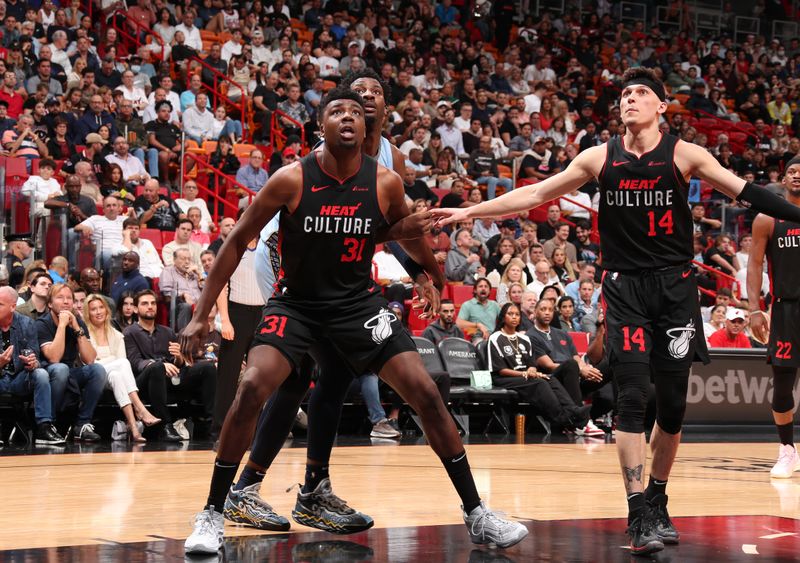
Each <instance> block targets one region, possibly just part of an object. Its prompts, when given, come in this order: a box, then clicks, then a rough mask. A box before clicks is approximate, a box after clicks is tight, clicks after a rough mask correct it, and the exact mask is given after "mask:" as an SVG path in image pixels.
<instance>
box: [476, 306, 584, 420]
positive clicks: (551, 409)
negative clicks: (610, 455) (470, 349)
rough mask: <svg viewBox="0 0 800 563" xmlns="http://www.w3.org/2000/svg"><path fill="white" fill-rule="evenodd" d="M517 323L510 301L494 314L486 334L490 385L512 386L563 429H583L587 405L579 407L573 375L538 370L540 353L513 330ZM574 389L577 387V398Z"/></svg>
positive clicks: (516, 315) (523, 336) (517, 318)
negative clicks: (489, 332) (491, 331)
mask: <svg viewBox="0 0 800 563" xmlns="http://www.w3.org/2000/svg"><path fill="white" fill-rule="evenodd" d="M519 322H520V310H519V308H518V307H517V306H516V305H514V304H513V303H506V304H505V305H503V308H502V309H500V311H499V312H498V315H497V320H496V322H495V331H494V332H493V333H492V335H491V336H490V337H489V371H491V372H492V384H493V385H495V386H497V387H502V388H504V389H513V390H514V391H516V392H517V393H519V394H520V397H522V399H523V400H524V401H525V402H527V403H530V404H532V405H533V406H534V407H535V408H536V410H537V411H538V412H540V413H541V414H542V416H544V417H545V418H546V419H547V420H549V421H550V422H552V423H554V424H557V425H558V426H560V427H562V428H564V429H567V430H574V429H576V428H585V426H586V424H587V421H588V420H589V410H590V408H591V407H589V406H585V407H584V406H582V404H583V401H582V399H581V397H580V386H579V382H578V381H577V379H576V377H575V374H574V373H572V372H569V373H564V372H562V373H561V374H559V375H556V374H553V375H547V374H545V373H543V372H539V371H538V370H537V369H536V364H537V361H538V359H539V356H540V353H538V352H537V351H535V350H534V346H533V344H532V343H531V340H530V337H529V336H527V335H526V334H524V333H521V332H517V328H518V327H519ZM573 380H574V381H573ZM567 384H568V385H569V388H570V389H569V390H567V388H566V385H567ZM575 388H577V389H578V397H577V398H576V397H575V393H574V392H575Z"/></svg>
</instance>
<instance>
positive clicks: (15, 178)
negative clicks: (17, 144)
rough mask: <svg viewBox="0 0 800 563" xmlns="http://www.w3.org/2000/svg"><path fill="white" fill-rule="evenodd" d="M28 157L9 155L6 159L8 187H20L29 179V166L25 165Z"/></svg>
mask: <svg viewBox="0 0 800 563" xmlns="http://www.w3.org/2000/svg"><path fill="white" fill-rule="evenodd" d="M25 162H26V159H24V158H19V157H8V158H7V159H6V188H18V187H21V186H22V184H24V183H25V180H27V179H28V176H30V174H28V168H27V167H26V165H25Z"/></svg>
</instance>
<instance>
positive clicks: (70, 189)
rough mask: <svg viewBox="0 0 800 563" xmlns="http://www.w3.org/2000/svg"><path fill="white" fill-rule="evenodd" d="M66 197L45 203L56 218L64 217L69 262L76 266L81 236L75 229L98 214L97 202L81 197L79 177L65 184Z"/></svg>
mask: <svg viewBox="0 0 800 563" xmlns="http://www.w3.org/2000/svg"><path fill="white" fill-rule="evenodd" d="M64 191H65V192H66V195H58V196H55V197H52V198H50V199H48V200H47V201H45V202H44V206H45V207H46V208H47V209H50V210H52V212H53V216H54V217H58V218H61V217H64V218H65V219H64V220H65V221H66V227H67V249H66V250H67V260H68V261H69V262H70V263H72V264H74V263H75V262H76V257H77V248H78V239H79V238H80V234H79V233H76V232H75V227H76V226H78V225H79V224H80V223H82V222H83V221H85V220H86V219H88V218H89V217H91V216H93V215H95V214H96V213H97V206H96V205H95V202H94V201H93V200H92V199H91V198H89V197H87V196H85V195H81V181H80V178H78V177H77V176H68V177H67V180H66V182H65V183H64Z"/></svg>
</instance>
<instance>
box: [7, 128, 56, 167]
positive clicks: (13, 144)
mask: <svg viewBox="0 0 800 563" xmlns="http://www.w3.org/2000/svg"><path fill="white" fill-rule="evenodd" d="M2 143H3V148H4V149H5V150H6V151H8V155H9V156H12V157H20V158H24V159H26V160H27V162H26V165H27V167H28V171H29V172H30V170H31V163H30V161H31V159H35V158H43V157H46V156H47V146H46V145H45V144H44V142H43V141H42V139H40V138H39V136H38V135H37V134H36V133H34V132H33V117H31V116H30V115H29V114H22V115H20V116H19V119H18V120H17V124H16V125H15V126H14V128H13V129H9V130H7V131H6V132H5V133H3V138H2Z"/></svg>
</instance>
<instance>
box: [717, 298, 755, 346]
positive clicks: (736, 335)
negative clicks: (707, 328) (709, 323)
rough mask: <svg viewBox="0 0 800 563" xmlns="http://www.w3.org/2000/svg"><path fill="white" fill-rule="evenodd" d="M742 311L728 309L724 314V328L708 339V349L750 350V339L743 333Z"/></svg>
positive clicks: (733, 308) (743, 318) (743, 316)
mask: <svg viewBox="0 0 800 563" xmlns="http://www.w3.org/2000/svg"><path fill="white" fill-rule="evenodd" d="M745 322H746V319H745V315H744V311H742V310H741V309H737V308H736V307H728V308H727V310H726V312H725V326H724V327H723V328H721V329H719V330H718V331H716V332H715V333H713V334H712V335H711V336H709V337H708V346H709V347H710V348H752V347H753V346H752V344H751V343H750V339H749V338H747V335H746V334H745V332H744V328H745Z"/></svg>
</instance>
